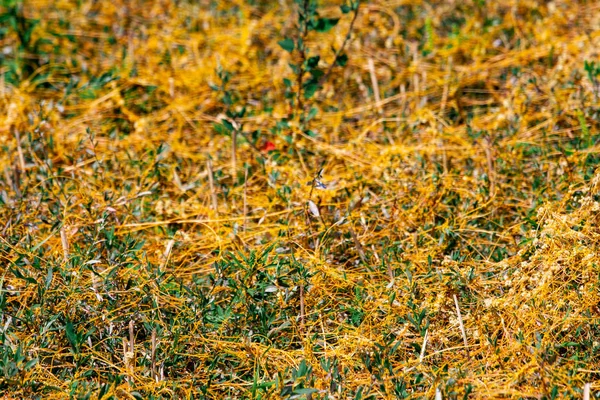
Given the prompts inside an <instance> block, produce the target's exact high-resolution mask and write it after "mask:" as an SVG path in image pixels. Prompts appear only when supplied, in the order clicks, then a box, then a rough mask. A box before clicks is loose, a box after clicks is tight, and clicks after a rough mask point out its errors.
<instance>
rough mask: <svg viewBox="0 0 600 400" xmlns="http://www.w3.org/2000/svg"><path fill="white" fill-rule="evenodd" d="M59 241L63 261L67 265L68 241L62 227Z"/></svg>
mask: <svg viewBox="0 0 600 400" xmlns="http://www.w3.org/2000/svg"><path fill="white" fill-rule="evenodd" d="M60 241H61V243H62V248H63V259H64V261H65V263H67V262H68V261H69V240H68V239H67V231H66V230H65V227H64V225H63V226H62V227H61V228H60Z"/></svg>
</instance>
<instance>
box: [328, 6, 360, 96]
mask: <svg viewBox="0 0 600 400" xmlns="http://www.w3.org/2000/svg"><path fill="white" fill-rule="evenodd" d="M359 9H360V3H358V4H357V6H356V10H354V17H352V21H350V27H349V28H348V32H347V33H346V37H345V38H344V42H343V43H342V47H340V48H339V50H338V51H336V52H335V57H334V59H333V62H332V63H331V65H330V66H329V68H327V72H325V75H323V76H322V77H321V79H320V80H319V86H322V85H323V84H324V83H325V82H327V79H328V78H329V75H331V71H333V67H335V64H336V62H337V59H338V57H339V56H340V55H342V54H343V52H344V49H345V48H346V45H347V44H348V42H349V41H350V36H351V35H352V29H353V28H354V22H356V17H358V11H359Z"/></svg>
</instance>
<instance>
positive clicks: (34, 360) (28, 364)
mask: <svg viewBox="0 0 600 400" xmlns="http://www.w3.org/2000/svg"><path fill="white" fill-rule="evenodd" d="M38 361H39V359H38V358H34V359H32V360H29V361H27V364H25V366H24V367H23V369H24V370H25V371H29V370H30V369H31V367H33V366H34V365H35V364H37V363H38Z"/></svg>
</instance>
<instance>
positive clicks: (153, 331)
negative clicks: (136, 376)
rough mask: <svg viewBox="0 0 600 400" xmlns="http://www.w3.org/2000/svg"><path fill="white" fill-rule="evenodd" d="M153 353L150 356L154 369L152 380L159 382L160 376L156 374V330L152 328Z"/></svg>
mask: <svg viewBox="0 0 600 400" xmlns="http://www.w3.org/2000/svg"><path fill="white" fill-rule="evenodd" d="M151 340H152V353H151V354H150V362H151V368H152V378H153V379H154V380H155V381H156V382H158V374H157V373H156V328H152V339H151Z"/></svg>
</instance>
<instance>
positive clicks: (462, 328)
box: [452, 294, 471, 358]
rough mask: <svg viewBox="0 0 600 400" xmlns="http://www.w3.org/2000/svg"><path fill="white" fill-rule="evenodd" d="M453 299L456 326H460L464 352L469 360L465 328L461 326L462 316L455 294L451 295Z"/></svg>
mask: <svg viewBox="0 0 600 400" xmlns="http://www.w3.org/2000/svg"><path fill="white" fill-rule="evenodd" d="M452 297H453V298H454V304H455V305H456V315H457V317H458V324H459V326H460V332H461V334H462V338H463V342H464V343H465V351H466V352H467V357H469V358H471V355H470V354H469V343H468V342H467V333H466V332H465V326H464V324H463V319H462V315H461V313H460V306H459V305H458V298H457V297H456V295H455V294H453V295H452Z"/></svg>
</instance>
